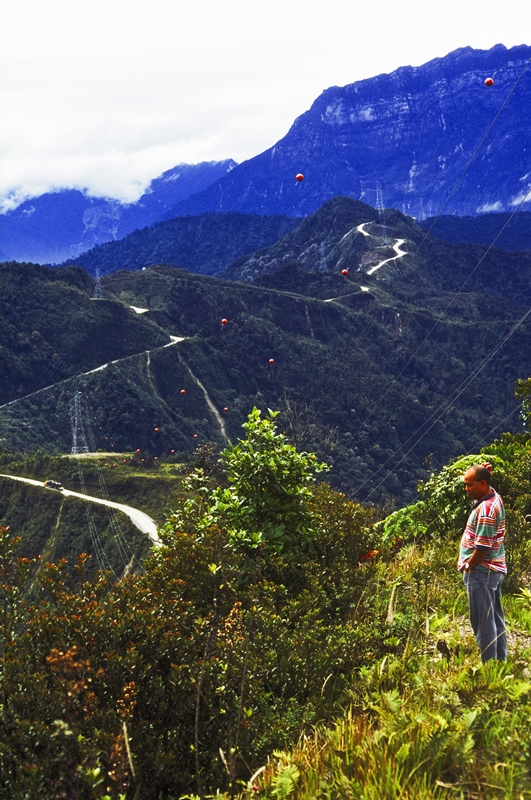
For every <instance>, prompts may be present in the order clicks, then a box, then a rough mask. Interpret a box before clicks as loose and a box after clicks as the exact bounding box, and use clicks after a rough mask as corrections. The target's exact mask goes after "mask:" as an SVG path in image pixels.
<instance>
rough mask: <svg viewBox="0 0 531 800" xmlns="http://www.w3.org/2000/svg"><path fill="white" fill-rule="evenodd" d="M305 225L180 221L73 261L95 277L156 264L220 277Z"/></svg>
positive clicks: (237, 217) (225, 218) (244, 219)
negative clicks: (244, 257)
mask: <svg viewBox="0 0 531 800" xmlns="http://www.w3.org/2000/svg"><path fill="white" fill-rule="evenodd" d="M298 224H299V221H298V220H294V219H289V218H288V217H281V216H277V217H260V216H258V215H250V214H239V213H228V214H203V215H201V216H196V217H194V216H190V217H176V218H175V219H171V220H168V221H167V222H159V223H157V224H156V225H153V226H152V227H150V228H144V229H143V230H139V231H134V232H133V233H131V234H129V235H128V236H126V237H125V238H124V239H121V240H120V241H118V242H107V243H106V244H102V245H99V247H95V248H94V249H93V250H89V251H88V252H87V253H83V255H81V256H79V257H78V258H75V259H73V260H71V261H69V262H68V263H69V264H74V265H75V266H79V267H83V268H84V269H86V270H87V272H89V273H90V274H91V275H95V274H96V270H97V269H99V271H100V275H107V274H109V273H111V272H116V270H120V269H126V270H130V269H132V270H135V269H142V268H143V267H149V266H152V265H154V264H161V263H162V264H168V265H169V266H174V267H183V268H185V269H188V270H190V272H197V273H199V274H202V275H220V274H221V273H222V272H223V270H224V269H225V268H226V267H227V266H228V265H229V264H230V263H231V262H232V261H233V260H234V259H236V258H238V257H239V256H242V255H243V254H249V253H252V252H253V251H255V250H258V249H260V248H263V247H267V246H269V245H271V244H273V242H276V241H277V240H278V239H280V238H281V237H282V236H284V234H285V233H286V232H287V231H290V230H291V229H292V228H294V227H295V226H296V225H298Z"/></svg>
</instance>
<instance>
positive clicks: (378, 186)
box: [376, 181, 387, 244]
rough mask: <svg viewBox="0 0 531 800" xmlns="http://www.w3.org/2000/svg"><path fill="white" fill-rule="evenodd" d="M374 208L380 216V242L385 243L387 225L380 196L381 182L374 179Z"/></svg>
mask: <svg viewBox="0 0 531 800" xmlns="http://www.w3.org/2000/svg"><path fill="white" fill-rule="evenodd" d="M376 210H377V212H378V216H379V217H380V225H381V227H382V244H387V227H386V225H385V208H384V204H383V198H382V184H381V183H380V181H376Z"/></svg>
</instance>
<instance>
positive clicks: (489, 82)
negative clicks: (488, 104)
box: [485, 78, 494, 86]
mask: <svg viewBox="0 0 531 800" xmlns="http://www.w3.org/2000/svg"><path fill="white" fill-rule="evenodd" d="M485 86H494V78H485Z"/></svg>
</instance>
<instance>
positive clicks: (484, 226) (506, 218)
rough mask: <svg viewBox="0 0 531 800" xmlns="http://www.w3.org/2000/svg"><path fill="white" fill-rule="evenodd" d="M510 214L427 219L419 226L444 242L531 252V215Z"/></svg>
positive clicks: (527, 213) (524, 212)
mask: <svg viewBox="0 0 531 800" xmlns="http://www.w3.org/2000/svg"><path fill="white" fill-rule="evenodd" d="M511 216H512V215H511V214H509V213H506V214H481V215H480V216H479V217H453V216H448V215H444V214H443V215H442V216H440V217H439V218H438V219H436V218H432V217H428V219H425V220H422V221H420V222H419V224H420V226H421V228H423V229H424V230H426V231H429V232H430V233H431V234H432V235H433V236H438V237H439V239H444V240H445V242H475V243H477V244H487V245H490V244H492V242H494V240H496V241H495V246H496V247H502V248H503V249H504V250H529V249H531V211H518V213H517V214H515V215H514V217H513V218H512V219H511Z"/></svg>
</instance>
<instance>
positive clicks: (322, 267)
mask: <svg viewBox="0 0 531 800" xmlns="http://www.w3.org/2000/svg"><path fill="white" fill-rule="evenodd" d="M320 255H321V260H320V262H319V271H320V272H326V271H327V269H328V265H327V263H326V258H325V243H324V242H321V247H320Z"/></svg>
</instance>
